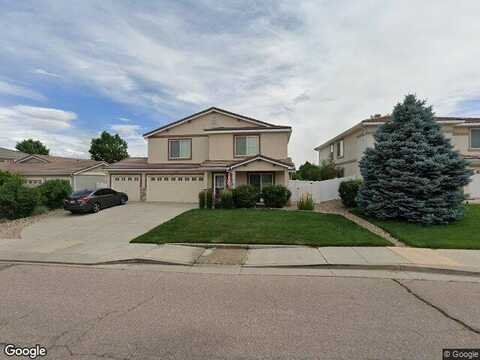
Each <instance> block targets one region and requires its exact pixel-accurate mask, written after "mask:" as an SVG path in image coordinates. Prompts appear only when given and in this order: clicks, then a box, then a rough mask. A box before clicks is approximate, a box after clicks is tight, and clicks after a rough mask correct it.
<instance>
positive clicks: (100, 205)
mask: <svg viewBox="0 0 480 360" xmlns="http://www.w3.org/2000/svg"><path fill="white" fill-rule="evenodd" d="M127 201H128V196H127V194H125V193H122V192H118V191H115V190H112V189H106V188H105V189H98V190H80V191H76V192H74V193H73V194H72V195H70V196H69V197H68V198H66V199H65V200H64V202H63V208H64V209H65V210H68V211H70V212H72V213H79V212H94V213H96V212H99V211H100V210H101V209H104V208H107V207H110V206H115V205H123V204H125V203H126V202H127Z"/></svg>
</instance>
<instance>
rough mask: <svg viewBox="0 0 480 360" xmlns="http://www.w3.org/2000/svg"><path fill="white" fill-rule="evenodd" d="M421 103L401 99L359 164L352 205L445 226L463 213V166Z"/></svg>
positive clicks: (381, 215)
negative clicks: (360, 178)
mask: <svg viewBox="0 0 480 360" xmlns="http://www.w3.org/2000/svg"><path fill="white" fill-rule="evenodd" d="M433 115H434V114H433V111H432V108H431V107H430V106H428V107H427V106H426V105H425V101H420V100H417V98H416V97H415V95H407V96H406V97H405V100H404V101H403V103H399V104H397V105H396V106H395V108H394V110H393V113H392V116H391V119H390V121H388V122H387V123H385V124H384V125H382V126H380V128H379V129H378V130H377V133H376V134H375V146H374V148H369V149H367V150H366V152H365V155H364V156H363V158H362V160H361V161H360V171H361V173H362V176H363V179H364V183H363V185H362V187H361V188H360V190H359V193H358V196H357V204H358V206H359V207H360V208H361V209H362V210H363V211H364V212H365V213H366V215H368V216H372V217H376V218H379V219H399V220H407V221H411V222H416V223H423V224H446V223H449V222H452V221H455V220H457V219H460V218H462V217H463V215H464V210H465V209H464V205H463V200H464V194H463V186H465V185H467V184H468V183H469V181H470V177H471V175H472V171H471V170H469V169H468V168H467V165H468V163H467V162H466V160H464V159H462V158H461V157H460V155H459V154H458V152H457V151H455V150H453V147H452V145H451V144H450V140H449V139H446V138H445V137H444V136H443V134H442V132H441V131H440V126H439V125H438V124H437V123H436V122H435V121H434V119H433Z"/></svg>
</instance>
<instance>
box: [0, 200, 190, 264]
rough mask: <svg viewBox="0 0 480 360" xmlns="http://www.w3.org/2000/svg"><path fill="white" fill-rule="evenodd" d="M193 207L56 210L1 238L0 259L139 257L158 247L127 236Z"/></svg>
mask: <svg viewBox="0 0 480 360" xmlns="http://www.w3.org/2000/svg"><path fill="white" fill-rule="evenodd" d="M193 207H195V205H194V204H178V203H140V202H132V203H128V204H127V205H124V206H116V207H112V208H109V209H105V210H102V211H101V212H99V213H96V214H84V215H72V214H70V213H69V212H67V211H65V212H60V213H59V214H56V215H53V216H50V217H47V218H46V219H43V220H41V221H39V222H36V223H33V224H32V225H30V226H27V227H26V228H25V229H23V231H22V236H21V237H22V238H21V239H13V240H5V241H3V240H2V242H0V260H24V261H51V262H56V261H58V262H72V263H98V262H107V261H114V260H120V259H132V258H136V257H142V256H143V255H145V254H146V253H147V252H149V251H151V250H155V249H157V248H158V246H157V245H148V244H129V241H130V240H132V239H133V238H135V237H137V236H139V235H141V234H143V233H145V232H146V231H148V230H150V229H152V228H154V227H155V226H157V225H160V224H161V223H163V222H165V221H167V220H169V219H171V218H173V217H175V216H177V215H179V214H181V213H182V212H184V211H186V210H189V209H191V208H193Z"/></svg>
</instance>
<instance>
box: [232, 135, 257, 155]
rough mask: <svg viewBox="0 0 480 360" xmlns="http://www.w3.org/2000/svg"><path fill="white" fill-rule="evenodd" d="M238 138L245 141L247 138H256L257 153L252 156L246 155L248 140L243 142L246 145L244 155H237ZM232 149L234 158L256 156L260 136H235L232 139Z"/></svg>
mask: <svg viewBox="0 0 480 360" xmlns="http://www.w3.org/2000/svg"><path fill="white" fill-rule="evenodd" d="M238 138H245V139H248V138H256V139H257V144H258V147H257V151H256V152H255V153H253V154H249V153H248V151H247V150H248V144H247V143H248V140H245V141H246V143H245V151H246V153H245V154H238V153H237V139H238ZM233 147H234V151H233V154H234V155H235V157H246V156H253V155H258V154H260V135H235V136H234V137H233Z"/></svg>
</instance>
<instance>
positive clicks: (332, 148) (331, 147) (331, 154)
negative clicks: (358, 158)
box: [329, 144, 334, 160]
mask: <svg viewBox="0 0 480 360" xmlns="http://www.w3.org/2000/svg"><path fill="white" fill-rule="evenodd" d="M333 152H334V146H333V144H330V155H329V156H330V160H333Z"/></svg>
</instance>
